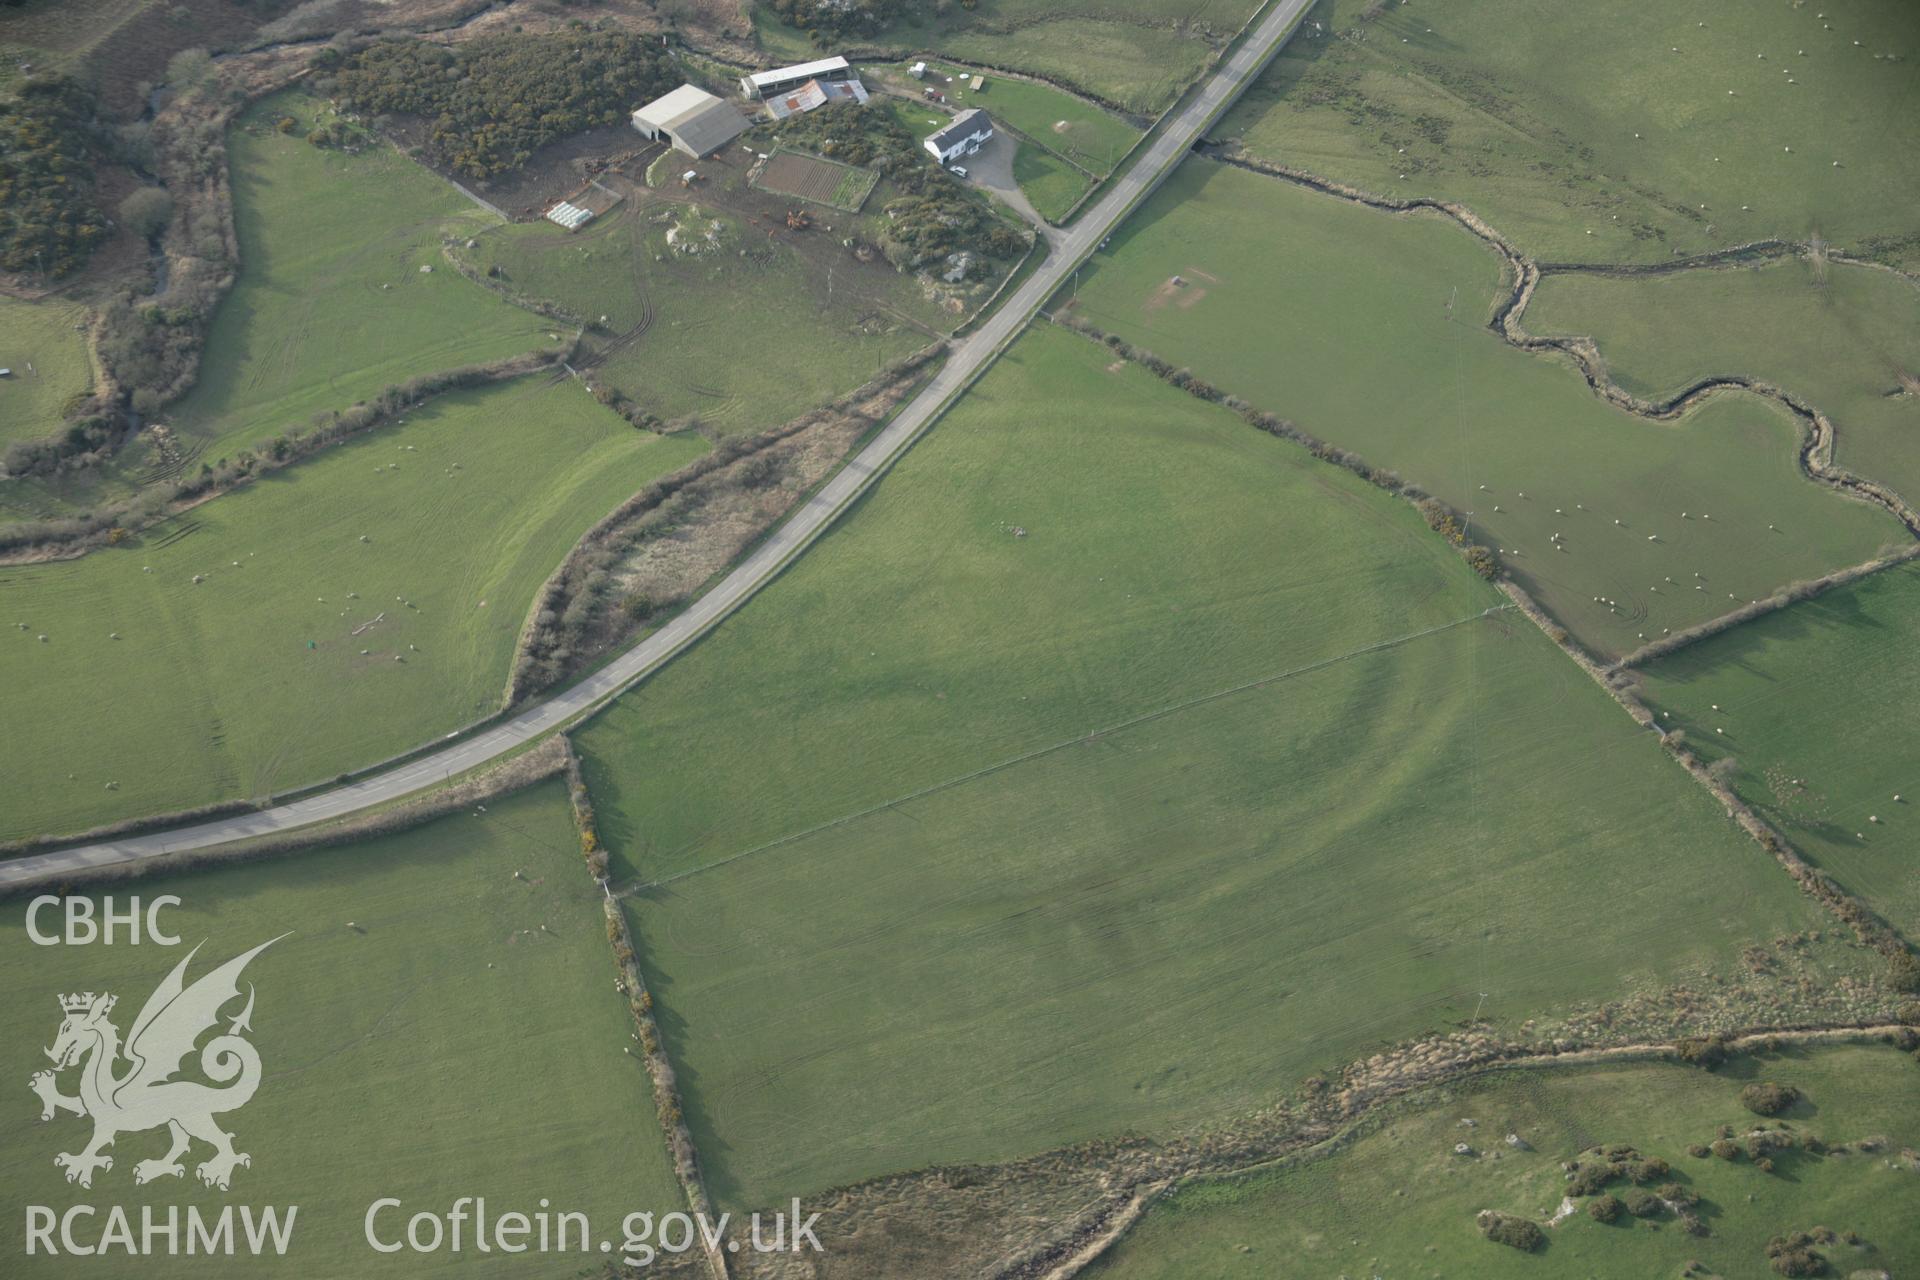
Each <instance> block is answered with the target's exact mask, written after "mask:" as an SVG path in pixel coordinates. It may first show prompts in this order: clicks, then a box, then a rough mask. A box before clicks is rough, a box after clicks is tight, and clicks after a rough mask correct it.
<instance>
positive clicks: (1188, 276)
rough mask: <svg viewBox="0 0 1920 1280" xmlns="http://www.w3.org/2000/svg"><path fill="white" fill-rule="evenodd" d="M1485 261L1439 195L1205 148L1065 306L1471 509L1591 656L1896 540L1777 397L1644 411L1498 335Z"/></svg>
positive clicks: (1479, 527)
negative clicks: (1816, 472) (1209, 157)
mask: <svg viewBox="0 0 1920 1280" xmlns="http://www.w3.org/2000/svg"><path fill="white" fill-rule="evenodd" d="M1500 271H1501V268H1500V263H1499V261H1498V259H1496V258H1495V257H1494V256H1493V255H1492V253H1491V252H1489V251H1488V250H1486V249H1485V248H1484V247H1483V246H1481V245H1480V244H1479V243H1478V242H1477V241H1475V240H1474V239H1473V238H1472V237H1471V236H1469V235H1468V234H1467V233H1466V232H1465V231H1463V230H1461V229H1460V228H1459V227H1457V226H1455V225H1454V224H1452V223H1451V222H1449V221H1446V220H1444V219H1442V218H1440V217H1439V216H1437V215H1430V216H1425V217H1396V216H1393V215H1389V214H1384V213H1380V212H1377V211H1375V210H1371V209H1366V208H1363V207H1360V206H1357V205H1352V204H1348V203H1345V202H1343V201H1340V200H1337V199H1334V198H1332V197H1328V196H1323V195H1319V194H1316V193H1313V192H1309V191H1307V190H1305V189H1303V188H1299V187H1295V186H1292V185H1291V184H1288V183H1285V182H1282V181H1279V180H1277V179H1273V178H1267V177H1263V176H1260V175H1257V174H1251V173H1248V172H1246V171H1244V170H1240V169H1234V168H1230V167H1227V166H1223V165H1218V164H1213V163H1210V162H1206V161H1198V162H1189V163H1188V164H1187V165H1186V166H1185V167H1184V168H1183V169H1182V170H1181V171H1180V172H1179V173H1176V174H1175V175H1173V177H1171V178H1170V179H1169V180H1168V182H1167V184H1166V185H1165V186H1164V187H1162V188H1161V190H1160V191H1159V192H1158V193H1156V195H1155V196H1154V198H1153V199H1152V201H1150V202H1149V203H1148V205H1147V206H1146V207H1145V209H1144V210H1143V211H1142V213H1141V214H1140V215H1139V216H1137V217H1136V218H1134V219H1132V220H1131V221H1130V222H1128V223H1127V224H1126V226H1124V227H1123V228H1122V229H1121V230H1120V231H1118V232H1117V233H1116V234H1115V235H1114V237H1113V241H1112V245H1111V247H1110V249H1108V250H1107V251H1106V252H1104V253H1102V254H1100V255H1099V256H1097V257H1096V258H1095V260H1094V262H1093V264H1092V265H1091V266H1090V267H1089V269H1088V270H1087V271H1086V272H1084V273H1083V274H1082V275H1081V277H1080V282H1079V293H1078V301H1077V303H1076V304H1075V305H1076V307H1077V308H1078V310H1079V311H1080V312H1081V313H1082V314H1084V315H1086V316H1087V317H1088V318H1090V319H1091V320H1093V321H1094V322H1095V323H1096V324H1098V325H1099V326H1100V327H1101V328H1103V329H1106V330H1108V331H1109V332H1115V333H1120V334H1123V335H1125V336H1126V337H1128V338H1130V339H1131V340H1133V341H1135V342H1137V343H1139V344H1141V345H1142V346H1145V347H1149V348H1151V349H1152V350H1154V351H1157V352H1158V353H1159V354H1160V355H1162V356H1164V357H1166V358H1167V359H1169V360H1173V361H1175V362H1178V363H1184V364H1188V365H1191V366H1192V368H1193V371H1194V372H1195V373H1196V374H1198V375H1199V376H1201V377H1203V378H1206V379H1208V380H1210V381H1212V382H1214V383H1215V384H1216V385H1218V386H1220V387H1222V388H1224V389H1226V390H1228V391H1231V392H1234V393H1236V394H1239V395H1241V396H1244V397H1246V398H1247V399H1248V400H1251V401H1253V402H1254V403H1255V404H1258V405H1260V406H1261V407H1262V408H1265V409H1269V410H1271V411H1273V412H1275V413H1279V414H1282V415H1284V416H1286V417H1288V418H1291V419H1293V420H1294V421H1296V422H1298V423H1299V424H1300V425H1301V426H1302V427H1303V428H1304V429H1306V430H1307V431H1309V432H1312V433H1313V434H1314V435H1316V436H1318V437H1320V438H1321V439H1324V440H1328V441H1331V442H1332V443H1334V444H1336V445H1340V446H1342V447H1344V448H1347V449H1351V450H1353V451H1355V452H1356V453H1358V454H1360V455H1361V456H1362V457H1363V458H1365V459H1366V460H1367V461H1368V462H1369V463H1371V464H1372V465H1374V466H1377V467H1385V468H1389V469H1391V470H1394V471H1397V472H1398V473H1400V474H1401V475H1402V476H1404V477H1405V478H1406V479H1408V480H1409V481H1412V482H1413V483H1415V484H1419V485H1421V486H1424V487H1425V488H1426V489H1427V490H1428V491H1429V492H1431V493H1434V494H1436V495H1437V496H1439V497H1440V498H1442V499H1444V500H1446V501H1447V502H1449V503H1451V504H1452V505H1453V506H1454V507H1455V508H1456V509H1458V510H1461V511H1463V512H1472V513H1473V518H1472V525H1473V529H1474V531H1475V536H1476V537H1477V538H1478V540H1479V541H1481V542H1485V543H1487V544H1488V545H1490V546H1494V547H1498V548H1501V549H1503V550H1504V551H1505V552H1507V553H1508V554H1507V555H1506V556H1505V557H1503V558H1504V559H1505V560H1506V561H1507V563H1508V565H1509V567H1510V568H1511V570H1512V572H1513V573H1514V575H1515V576H1516V577H1517V578H1518V579H1519V580H1520V581H1521V582H1522V583H1523V584H1524V585H1525V586H1526V587H1527V588H1528V589H1529V590H1530V591H1532V592H1533V593H1534V595H1535V596H1536V597H1537V598H1538V599H1539V600H1540V602H1541V603H1542V604H1543V605H1544V606H1545V607H1546V608H1547V609H1548V610H1550V611H1551V612H1552V613H1553V614H1554V615H1555V616H1556V617H1557V618H1558V619H1560V621H1561V622H1562V623H1563V624H1564V625H1565V626H1566V627H1567V628H1568V630H1570V631H1571V632H1573V633H1574V634H1575V635H1576V636H1578V637H1579V639H1580V640H1581V641H1582V642H1583V643H1585V644H1587V645H1588V646H1589V647H1591V648H1593V649H1595V650H1596V651H1598V652H1601V653H1603V654H1620V653H1624V652H1626V651H1628V650H1631V649H1633V648H1635V647H1636V646H1637V645H1639V644H1640V643H1641V642H1642V640H1641V637H1643V636H1644V637H1647V638H1655V637H1658V636H1659V635H1660V634H1661V633H1662V631H1663V630H1666V629H1671V630H1674V631H1678V630H1680V629H1682V628H1684V627H1687V626H1690V625H1692V624H1694V623H1697V622H1700V621H1703V620H1704V619H1707V618H1710V617H1715V616H1718V615H1720V614H1723V613H1725V612H1727V611H1728V610H1730V609H1732V608H1734V607H1736V606H1739V605H1745V604H1746V603H1747V602H1748V601H1749V600H1751V599H1756V598H1758V597H1761V596H1765V595H1767V594H1768V593H1770V592H1771V591H1773V590H1774V589H1775V588H1777V587H1779V586H1780V585H1781V584H1783V583H1785V582H1788V581H1790V580H1792V579H1795V578H1805V577H1814V576H1817V575H1818V574H1820V573H1822V572H1826V571H1828V570H1831V569H1833V568H1836V567H1838V566H1840V565H1845V564H1852V563H1857V562H1858V561H1861V560H1864V559H1867V558H1868V557H1869V556H1871V555H1872V554H1873V553H1874V552H1875V551H1876V550H1877V549H1878V548H1880V547H1881V546H1882V545H1884V544H1886V543H1888V542H1894V541H1905V540H1906V534H1905V531H1904V530H1903V529H1902V528H1901V527H1900V525H1899V524H1898V523H1897V522H1896V521H1894V520H1893V519H1892V518H1891V517H1890V516H1887V515H1885V514H1884V513H1882V512H1880V511H1878V510H1877V509H1875V508H1872V507H1869V506H1866V505H1864V504H1861V503H1854V502H1849V501H1846V500H1844V499H1842V498H1840V497H1838V496H1837V495H1835V494H1834V493H1832V492H1831V491H1830V490H1828V489H1826V488H1824V487H1822V486H1820V485H1816V484H1814V483H1812V482H1810V481H1808V480H1806V479H1805V478H1804V477H1803V476H1801V475H1800V473H1799V471H1798V469H1797V467H1796V465H1795V462H1794V453H1795V449H1796V447H1797V444H1798V441H1799V434H1798V425H1797V424H1796V423H1795V421H1794V420H1793V419H1792V417H1791V416H1790V415H1788V414H1787V413H1786V411H1785V410H1782V409H1779V408H1776V407H1775V406H1773V405H1771V404H1769V403H1767V402H1765V401H1761V400H1759V399H1757V398H1752V397H1739V398H1735V397H1723V398H1719V399H1715V400H1710V401H1708V402H1707V403H1706V404H1704V405H1702V406H1700V407H1698V408H1697V409H1696V410H1695V411H1693V412H1692V413H1689V414H1688V415H1687V416H1686V417H1685V418H1683V419H1681V420H1680V421H1678V422H1675V423H1651V422H1646V421H1643V420H1640V419H1637V418H1634V417H1633V416H1631V415H1629V414H1627V413H1624V412H1622V411H1619V410H1616V409H1613V408H1611V407H1609V406H1608V405H1606V404H1605V403H1604V402H1602V401H1601V400H1599V399H1598V398H1597V397H1596V396H1594V395H1593V394H1592V392H1590V391H1589V390H1588V388H1587V386H1586V385H1585V383H1584V382H1583V381H1582V380H1581V379H1580V377H1579V376H1578V375H1577V374H1576V373H1575V371H1574V370H1573V369H1572V367H1571V366H1570V365H1568V364H1566V363H1564V362H1562V361H1560V360H1557V359H1552V358H1547V357H1542V356H1537V355H1533V354H1530V353H1528V352H1524V351H1520V350H1517V349H1515V348H1513V347H1511V346H1509V345H1507V344H1506V342H1505V341H1503V340H1502V339H1501V338H1500V337H1499V336H1497V335H1496V334H1494V333H1492V332H1491V331H1490V330H1489V329H1488V328H1487V326H1486V325H1485V323H1484V321H1485V318H1486V316H1487V315H1488V312H1489V307H1490V304H1491V300H1492V299H1493V297H1494V296H1495V295H1496V294H1497V293H1498V292H1500V291H1501V289H1502V288H1503V286H1502V283H1501V276H1500ZM1175 275H1179V276H1180V277H1181V278H1182V279H1183V280H1184V281H1185V282H1186V283H1185V284H1184V285H1179V286H1176V285H1174V284H1173V283H1172V277H1173V276H1175ZM1522 495H1524V496H1522ZM1683 513H1685V518H1684V519H1683V518H1682V516H1683ZM1769 525H1773V526H1775V527H1774V528H1773V529H1771V530H1770V529H1769V528H1768V526H1769ZM1555 534H1560V535H1563V537H1564V541H1563V542H1558V543H1556V542H1555V541H1553V537H1554V535H1555ZM1650 539H1654V540H1651V541H1650ZM1560 546H1564V547H1565V548H1566V549H1565V550H1564V551H1562V550H1557V549H1556V548H1557V547H1560ZM1515 552H1517V553H1518V554H1517V555H1515V554H1513V553H1515ZM1696 574H1701V575H1704V577H1701V578H1696V577H1695V576H1694V575H1696ZM1669 578H1671V579H1672V580H1673V581H1672V582H1668V581H1667V579H1669ZM1696 587H1699V588H1700V589H1699V590H1696V589H1695V588H1696ZM1596 596H1599V597H1603V598H1604V599H1605V600H1611V601H1615V602H1617V604H1618V608H1617V610H1616V609H1612V608H1609V606H1608V605H1607V604H1606V603H1603V602H1600V603H1597V602H1596V601H1595V599H1594V597H1596Z"/></svg>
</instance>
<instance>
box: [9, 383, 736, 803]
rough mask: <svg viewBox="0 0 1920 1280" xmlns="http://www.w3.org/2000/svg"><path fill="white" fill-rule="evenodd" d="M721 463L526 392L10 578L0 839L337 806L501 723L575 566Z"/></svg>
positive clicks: (451, 401) (426, 412)
mask: <svg viewBox="0 0 1920 1280" xmlns="http://www.w3.org/2000/svg"><path fill="white" fill-rule="evenodd" d="M704 447H705V446H704V443H703V442H701V441H699V440H697V439H692V438H678V439H668V438H662V437H659V436H653V435H649V434H645V433H642V432H639V431H636V430H634V429H633V428H631V427H629V426H627V425H626V424H625V423H623V422H621V421H620V420H619V419H618V418H617V417H615V416H614V414H613V413H611V412H610V411H608V410H606V409H603V408H602V407H601V406H599V405H598V404H596V403H594V401H593V400H592V398H591V397H589V396H588V395H587V393H586V392H585V391H583V390H582V389H580V388H579V387H578V386H577V385H574V384H572V383H567V384H564V385H560V386H552V385H548V384H547V383H545V382H544V381H541V380H537V379H524V380H521V381H519V382H516V383H512V384H508V385H505V386H502V387H497V388H490V389H484V390H475V391H468V392H462V393H459V394H456V395H451V396H448V397H445V398H443V399H440V400H437V401H434V402H431V403H429V404H427V405H425V406H422V407H420V408H417V409H414V410H411V411H409V413H408V414H407V417H406V425H405V426H390V427H384V428H381V429H379V430H377V431H374V432H372V433H371V434H369V435H365V436H362V437H359V438H357V439H355V440H354V441H352V442H350V443H347V444H344V445H341V446H338V447H336V448H334V449H331V450H329V451H327V452H326V453H324V454H322V455H320V456H318V457H316V458H315V459H313V460H311V461H308V462H306V463H302V464H301V465H299V466H297V467H294V468H292V469H290V470H287V471H282V472H278V473H275V474H273V475H271V476H270V477H269V478H267V479H265V480H262V481H259V482H256V483H254V484H251V485H248V486H246V487H245V488H243V489H240V490H238V491H236V492H233V493H231V494H228V495H226V496H224V497H221V498H218V499H216V500H214V501H212V502H209V503H206V504H204V505H202V506H200V507H198V508H195V509H193V510H191V511H189V512H187V513H185V514H184V515H182V516H179V517H176V518H175V519H174V520H172V521H170V522H169V523H167V524H164V525H161V526H159V527H157V528H156V529H154V530H152V531H151V532H149V533H147V534H145V535H143V536H140V537H138V538H135V539H132V540H130V541H128V542H127V543H125V544H123V545H121V546H119V547H115V548H109V549H105V550H100V551H95V552H93V553H92V554H90V555H87V556H85V557H83V558H81V559H79V560H65V561H56V562H52V563H47V564H37V565H28V566H24V567H15V568H7V569H0V594H4V596H5V597H6V601H7V607H6V622H5V631H4V633H0V640H4V642H5V643H4V647H0V690H4V692H0V720H4V722H5V723H6V724H7V726H8V728H7V733H6V735H5V745H4V747H0V838H12V837H18V836H22V835H29V834H34V833H52V832H64V831H73V830H79V829H85V828H88V827H92V826H95V825H97V824H99V823H103V822H111V821H114V820H116V819H121V818H129V817H138V816H143V815H146V814H152V813H159V812H165V811H168V810H173V809H178V808H182V807H186V806H191V805H198V804H202V803H205V802H208V801H212V800H223V799H235V798H241V797H247V796H259V795H264V794H266V793H268V792H269V791H273V790H278V789H284V788H287V787H293V786H301V785H305V784H308V783H315V782H320V781H324V780H325V779H328V778H330V777H332V776H334V775H335V774H337V773H340V772H341V771H343V770H346V769H352V768H359V767H362V766H364V765H367V764H371V763H373V762H374V761H376V760H379V759H382V758H384V757H385V756H387V755H390V754H392V753H394V752H398V751H403V750H406V749H408V748H410V747H413V746H416V745H418V744H420V743H421V742H423V741H426V740H427V739H430V738H432V737H434V736H436V735H437V734H440V733H444V732H446V731H448V730H451V729H454V728H456V727H457V726H460V725H464V724H466V723H468V722H470V721H472V720H474V719H475V718H477V717H479V716H481V715H483V714H485V713H486V712H488V711H490V710H492V709H493V708H495V707H496V706H497V705H498V704H499V700H500V697H501V693H502V690H503V689H504V687H505V684H506V679H507V673H508V668H509V665H510V658H511V654H512V652H513V646H514V642H515V639H516V637H517V636H518V634H519V631H520V628H521V625H522V623H523V622H524V621H525V619H526V616H527V610H528V609H529V607H530V606H531V604H532V601H533V596H534V592H535V590H536V589H537V588H538V586H539V584H540V583H541V582H542V581H543V580H544V579H545V578H546V576H547V575H548V574H549V573H551V572H552V570H553V568H554V566H555V565H557V564H558V563H559V562H560V558H561V557H562V556H563V555H564V554H565V553H566V551H567V549H568V548H569V547H570V546H572V545H573V543H574V541H575V540H576V539H577V538H578V537H579V536H580V534H581V533H582V532H583V531H584V530H585V529H586V528H587V527H588V526H590V525H592V524H593V523H594V522H595V521H596V520H598V519H600V518H601V517H602V516H604V515H605V514H606V513H607V512H609V511H611V510H612V509H613V508H614V507H615V506H617V505H619V503H620V502H621V501H622V500H624V499H625V498H626V497H627V496H628V495H630V494H632V493H634V492H635V491H637V490H638V489H640V488H642V487H643V486H644V485H646V484H647V482H648V481H650V480H652V479H653V478H654V477H656V476H659V475H661V474H663V473H665V472H667V471H670V470H673V469H674V468H676V467H678V466H681V465H683V464H684V463H686V462H687V461H689V460H691V459H692V458H693V457H695V456H697V455H698V453H699V452H700V451H701V450H702V449H703V448H704ZM363 538H364V539H366V540H365V541H363V540H362V539H363ZM236 561H237V562H238V564H237V565H236V564H235V563H234V562H236ZM149 568H151V572H147V571H146V570H147V569H149ZM196 575H204V576H205V579H206V580H205V581H204V582H201V583H199V584H195V583H194V581H193V578H194V577H195V576H196ZM349 592H355V593H357V598H356V597H353V596H349V594H348V593H349ZM402 596H404V597H405V599H406V603H402V602H401V600H400V599H398V597H402ZM483 602H484V603H483ZM377 615H384V620H383V621H381V622H379V623H377V624H375V625H373V626H371V627H369V628H367V629H366V630H364V631H363V632H362V633H361V634H358V635H356V634H354V633H355V629H356V628H360V627H361V626H362V624H365V623H368V622H370V621H371V620H372V619H374V618H375V617H376V616H377ZM22 623H24V624H25V628H24V629H22V628H21V625H20V624H22ZM115 633H118V635H119V637H120V638H119V639H117V640H116V639H112V638H111V636H112V635H113V634H115ZM41 635H45V636H46V637H47V640H46V642H45V643H41V642H39V641H38V639H37V637H38V636H41ZM309 642H311V647H310V645H309ZM411 646H417V648H416V647H411ZM363 649H365V650H367V651H368V652H367V653H365V654H364V655H363V654H362V653H361V650H363ZM110 783H111V784H116V785H115V786H114V787H113V789H108V784H110Z"/></svg>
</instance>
